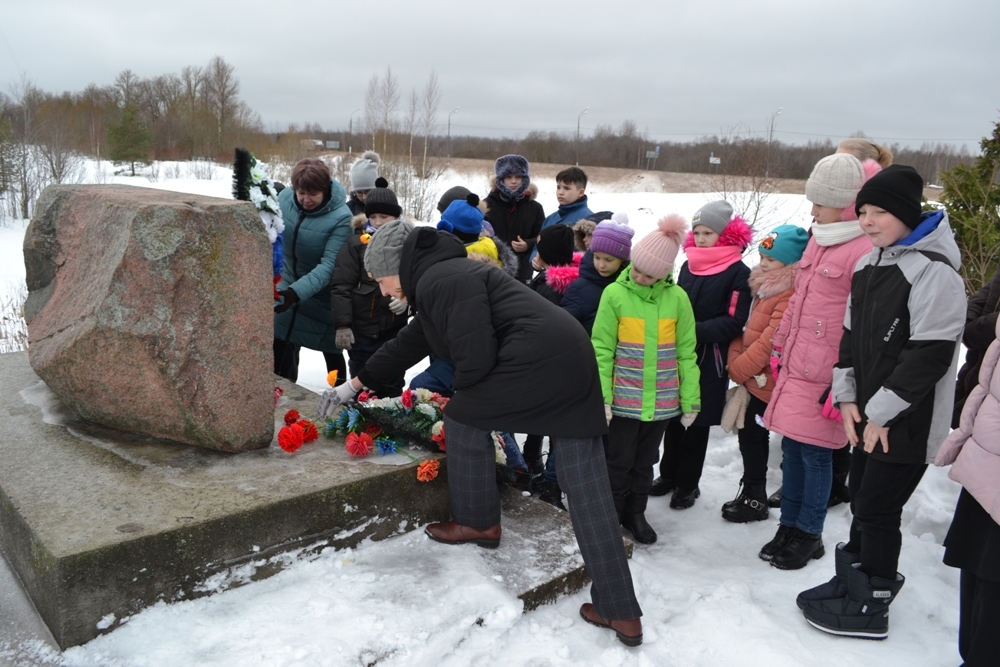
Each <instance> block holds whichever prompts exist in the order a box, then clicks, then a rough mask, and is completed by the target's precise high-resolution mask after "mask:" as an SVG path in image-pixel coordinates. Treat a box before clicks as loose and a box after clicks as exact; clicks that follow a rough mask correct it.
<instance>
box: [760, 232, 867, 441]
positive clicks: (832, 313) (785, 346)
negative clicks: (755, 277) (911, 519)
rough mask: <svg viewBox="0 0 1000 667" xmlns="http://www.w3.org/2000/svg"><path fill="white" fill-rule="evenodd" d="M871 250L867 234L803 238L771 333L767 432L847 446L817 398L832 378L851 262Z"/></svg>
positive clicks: (840, 428) (836, 422) (838, 426)
mask: <svg viewBox="0 0 1000 667" xmlns="http://www.w3.org/2000/svg"><path fill="white" fill-rule="evenodd" d="M871 250H872V244H871V241H869V240H868V237H867V236H859V237H858V238H856V239H853V240H851V241H848V242H847V243H841V244H840V245H834V246H821V245H819V244H818V243H816V239H815V238H813V237H810V238H809V243H808V244H807V245H806V251H805V253H804V254H803V255H802V259H801V260H800V261H799V275H798V276H796V278H795V293H794V294H792V298H791V299H789V301H788V308H787V309H786V310H785V315H784V317H782V319H781V325H780V326H779V327H778V330H777V331H776V332H775V333H774V347H775V348H776V349H781V371H780V372H779V373H778V380H777V382H776V383H775V386H774V391H773V392H772V393H771V402H770V403H769V404H768V406H767V411H766V412H765V413H764V426H765V427H766V428H767V429H768V430H769V431H774V432H776V433H780V434H781V435H784V436H787V437H789V438H791V439H792V440H797V441H798V442H804V443H806V444H809V445H817V446H819V447H829V448H830V449H840V448H841V447H844V446H846V445H847V436H846V435H844V426H843V424H842V422H840V421H839V420H835V419H828V418H827V417H824V416H823V415H822V414H821V412H820V410H821V409H822V407H823V403H822V400H821V399H822V398H823V394H824V392H826V390H827V389H829V388H830V386H831V384H832V383H833V365H834V364H835V363H836V362H837V359H838V357H839V349H840V339H841V337H842V336H843V334H844V312H845V311H846V310H847V299H848V297H849V296H850V294H851V277H852V276H853V275H854V266H855V265H856V264H857V263H858V260H860V259H861V258H862V257H864V256H866V255H867V254H868V253H870V252H871Z"/></svg>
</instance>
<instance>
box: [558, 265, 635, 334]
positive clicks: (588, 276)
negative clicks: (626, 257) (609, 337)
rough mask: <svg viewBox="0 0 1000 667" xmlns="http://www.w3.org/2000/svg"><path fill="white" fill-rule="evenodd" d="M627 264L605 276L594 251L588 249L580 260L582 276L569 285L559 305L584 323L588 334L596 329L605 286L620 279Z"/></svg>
mask: <svg viewBox="0 0 1000 667" xmlns="http://www.w3.org/2000/svg"><path fill="white" fill-rule="evenodd" d="M626 266H628V262H623V263H622V266H621V268H620V269H618V270H617V271H615V272H614V274H612V275H610V276H608V277H607V278H605V277H603V276H602V275H601V274H600V273H598V272H597V269H596V268H594V253H592V252H590V251H589V250H588V251H587V252H586V254H584V256H583V260H581V262H580V277H579V278H578V279H577V280H576V281H575V282H574V283H573V284H572V285H570V286H569V289H567V290H566V294H565V295H563V299H562V303H561V304H559V305H561V306H562V307H563V309H564V310H565V311H566V312H568V313H569V314H570V315H572V316H573V317H575V318H576V320H577V321H578V322H579V323H580V324H582V325H583V328H584V329H585V330H586V331H587V335H590V334H591V333H592V332H593V330H594V318H596V317H597V307H598V306H599V305H601V295H602V294H604V288H605V287H607V286H608V285H610V284H611V283H613V282H615V281H616V280H618V276H620V275H621V274H622V271H624V270H625V267H626Z"/></svg>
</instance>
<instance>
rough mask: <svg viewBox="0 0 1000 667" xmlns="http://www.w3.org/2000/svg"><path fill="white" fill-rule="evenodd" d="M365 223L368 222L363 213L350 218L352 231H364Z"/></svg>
mask: <svg viewBox="0 0 1000 667" xmlns="http://www.w3.org/2000/svg"><path fill="white" fill-rule="evenodd" d="M366 222H368V217H367V216H366V215H365V214H364V213H358V214H357V215H356V216H354V217H353V218H351V229H352V230H354V231H358V230H361V229H364V228H365V223H366Z"/></svg>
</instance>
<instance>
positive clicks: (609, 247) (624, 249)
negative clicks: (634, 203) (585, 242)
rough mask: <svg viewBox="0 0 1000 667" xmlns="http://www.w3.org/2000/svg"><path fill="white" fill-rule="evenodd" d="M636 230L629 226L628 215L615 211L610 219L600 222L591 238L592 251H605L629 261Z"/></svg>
mask: <svg viewBox="0 0 1000 667" xmlns="http://www.w3.org/2000/svg"><path fill="white" fill-rule="evenodd" d="M634 235H635V230H634V229H632V228H631V227H629V226H628V215H627V214H625V213H615V214H614V215H612V216H611V219H610V220H605V221H604V222H600V223H598V225H597V227H596V228H595V229H594V233H593V235H592V236H591V239H590V251H591V252H603V253H606V254H608V255H611V256H612V257H617V258H618V259H621V260H624V261H626V262H627V261H628V259H629V254H630V253H631V251H632V237H633V236H634Z"/></svg>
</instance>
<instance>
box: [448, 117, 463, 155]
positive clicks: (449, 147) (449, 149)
mask: <svg viewBox="0 0 1000 667" xmlns="http://www.w3.org/2000/svg"><path fill="white" fill-rule="evenodd" d="M461 108H462V107H455V108H454V109H452V110H451V113H450V114H448V159H449V160H450V159H451V117H452V116H454V115H455V112H456V111H458V110H459V109H461Z"/></svg>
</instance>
